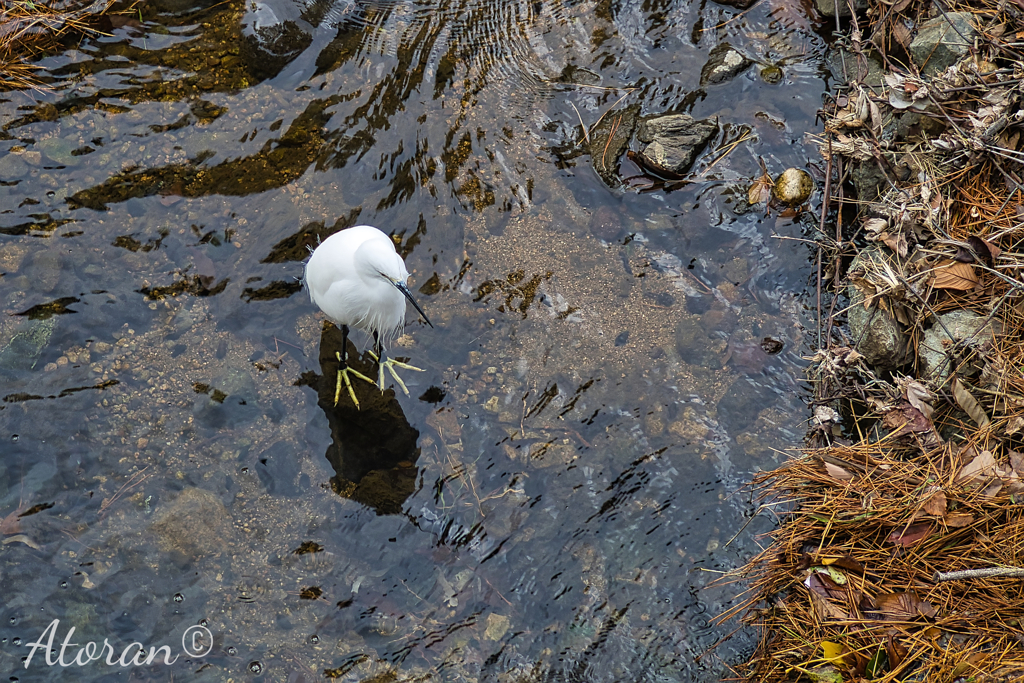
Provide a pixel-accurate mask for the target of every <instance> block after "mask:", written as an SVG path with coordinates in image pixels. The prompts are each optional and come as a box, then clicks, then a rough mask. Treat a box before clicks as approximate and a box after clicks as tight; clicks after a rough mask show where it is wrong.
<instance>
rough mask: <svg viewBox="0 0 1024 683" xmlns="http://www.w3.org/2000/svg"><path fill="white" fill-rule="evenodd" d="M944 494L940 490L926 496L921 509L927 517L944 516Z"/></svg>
mask: <svg viewBox="0 0 1024 683" xmlns="http://www.w3.org/2000/svg"><path fill="white" fill-rule="evenodd" d="M946 505H947V503H946V494H945V493H943V491H942V490H941V489H939V490H938V491H936V492H935V493H933V494H931V495H930V496H928V499H927V500H925V502H924V505H923V506H922V507H921V509H922V510H923V511H924V512H925V513H926V514H929V515H935V516H936V517H942V516H943V515H945V514H946Z"/></svg>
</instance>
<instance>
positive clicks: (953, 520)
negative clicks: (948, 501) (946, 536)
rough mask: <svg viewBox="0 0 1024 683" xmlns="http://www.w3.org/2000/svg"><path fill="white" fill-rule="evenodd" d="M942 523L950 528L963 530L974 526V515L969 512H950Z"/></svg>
mask: <svg viewBox="0 0 1024 683" xmlns="http://www.w3.org/2000/svg"><path fill="white" fill-rule="evenodd" d="M942 521H943V523H944V524H945V525H946V526H948V527H951V528H953V529H962V528H964V527H965V526H970V525H972V524H974V515H972V514H971V513H969V512H950V513H949V514H947V515H946V516H945V517H944V518H943V520H942Z"/></svg>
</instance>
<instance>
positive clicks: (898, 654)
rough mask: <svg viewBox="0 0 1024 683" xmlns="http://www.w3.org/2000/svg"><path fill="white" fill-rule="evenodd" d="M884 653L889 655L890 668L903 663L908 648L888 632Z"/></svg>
mask: <svg viewBox="0 0 1024 683" xmlns="http://www.w3.org/2000/svg"><path fill="white" fill-rule="evenodd" d="M885 653H886V654H887V655H889V668H890V670H892V669H895V668H896V667H898V666H899V665H900V664H902V663H903V661H904V660H905V659H906V658H907V655H909V654H910V650H908V649H907V648H906V646H904V645H903V644H902V643H900V641H898V640H896V639H895V638H894V637H893V635H892V634H891V633H890V634H889V639H888V640H887V641H886V643H885Z"/></svg>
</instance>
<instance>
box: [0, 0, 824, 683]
mask: <svg viewBox="0 0 1024 683" xmlns="http://www.w3.org/2000/svg"><path fill="white" fill-rule="evenodd" d="M810 17H811V11H810V10H809V9H808V8H805V7H804V6H803V5H799V4H796V3H793V2H783V1H781V0H762V1H761V2H759V3H758V4H756V5H754V6H753V7H752V8H750V9H748V10H746V11H743V12H740V11H739V10H736V9H734V8H731V7H727V6H725V5H719V4H716V3H714V2H710V1H706V2H699V3H693V2H690V1H689V0H676V1H671V0H648V1H644V2H640V1H637V0H625V1H623V2H586V1H581V2H562V1H549V0H537V1H535V2H526V1H523V2H511V1H504V0H502V1H491V0H463V1H462V2H440V3H428V2H425V1H419V2H415V1H408V2H403V1H397V0H396V1H392V0H383V1H374V2H344V1H342V0H336V1H335V2H331V1H330V0H313V1H311V2H308V3H306V2H302V1H301V0H258V1H256V2H250V3H248V4H246V3H242V2H236V1H232V0H228V1H226V2H219V3H214V2H203V1H201V0H150V1H149V2H146V3H143V4H140V5H139V6H138V8H137V9H136V10H135V11H134V12H133V13H132V14H129V15H122V16H119V17H115V19H114V20H112V21H110V23H109V26H104V28H105V29H106V30H105V35H96V36H92V37H88V38H86V39H84V40H82V41H81V42H80V43H76V44H75V45H74V46H73V47H70V48H68V49H66V50H65V51H63V52H62V53H60V54H55V55H52V56H50V57H47V58H45V59H42V60H41V61H40V62H39V65H40V66H41V67H43V68H44V69H45V70H44V71H42V72H40V78H41V80H42V81H43V82H44V83H45V86H46V89H40V90H25V91H13V92H7V93H4V94H3V95H2V98H0V131H2V135H0V307H2V309H3V315H0V393H2V394H3V396H2V399H0V438H2V440H3V441H4V442H5V443H4V445H3V446H2V458H0V532H2V539H3V545H2V546H0V585H2V586H3V589H4V601H3V608H2V609H3V614H2V619H0V673H2V674H3V675H4V676H9V677H11V680H22V681H42V680H54V678H55V677H56V676H58V675H59V674H58V673H57V672H56V669H59V668H62V664H64V663H67V664H69V667H67V668H68V669H71V670H73V671H68V672H66V673H65V674H64V675H66V676H71V678H69V679H68V680H72V679H73V680H77V681H106V680H160V681H168V680H176V681H180V680H202V681H227V680H235V681H243V680H252V681H287V682H288V683H298V682H299V681H314V680H322V679H324V678H325V677H328V678H332V679H340V680H345V681H393V680H394V681H399V680H445V681H508V682H510V683H512V682H518V681H542V680H543V681H713V680H718V679H719V678H720V677H722V676H725V675H727V674H728V665H729V664H730V663H732V664H735V663H737V662H739V661H742V659H743V658H744V656H745V655H747V654H749V651H750V648H751V645H752V642H751V636H750V635H749V634H747V633H745V632H743V631H740V632H739V634H738V635H737V636H736V637H735V638H733V639H732V640H730V641H728V642H727V643H726V644H725V645H723V646H721V647H719V648H718V649H716V650H713V651H710V652H709V651H708V650H709V648H710V646H712V645H713V644H714V643H715V642H716V641H718V640H719V639H720V638H722V637H723V636H725V635H726V634H728V633H730V632H732V631H733V630H734V629H735V628H736V627H737V624H736V623H735V622H729V623H726V624H723V625H715V624H713V623H712V620H713V618H714V617H715V616H716V615H718V614H720V613H722V612H723V611H724V610H726V609H728V608H729V607H730V606H731V605H732V604H734V601H735V600H736V599H737V595H736V593H737V587H736V586H735V585H717V586H709V584H711V582H712V581H714V580H715V579H718V578H720V577H721V576H722V573H723V572H725V571H728V570H729V569H732V568H734V567H736V566H738V565H739V564H742V563H743V562H744V561H745V560H746V559H747V558H749V557H750V556H751V554H752V553H754V552H756V550H757V549H758V542H757V540H756V535H757V534H758V533H763V532H764V531H766V530H767V529H770V528H771V526H772V524H773V522H774V520H773V518H772V517H771V516H770V515H761V516H758V517H755V518H753V520H752V519H751V518H752V517H753V515H754V513H755V512H756V510H757V503H756V501H752V500H751V496H750V494H749V492H745V491H743V490H742V486H743V484H744V483H746V482H747V481H749V479H750V476H751V474H752V473H753V472H755V471H757V470H758V469H761V468H769V467H771V466H772V465H773V464H774V463H776V462H778V461H779V459H780V458H782V457H785V456H784V453H783V452H784V451H786V450H791V449H793V448H796V447H797V446H798V445H799V443H800V440H801V437H802V434H803V432H804V429H805V420H806V417H807V411H806V409H805V407H804V398H805V396H806V395H807V392H806V388H805V386H804V385H803V384H802V367H803V361H802V360H801V357H802V356H806V355H807V353H808V351H809V346H808V344H809V340H810V335H809V330H810V329H812V328H813V324H814V320H813V313H812V308H813V304H814V302H813V294H812V293H811V290H810V288H809V286H808V283H809V282H810V278H811V273H812V257H813V253H812V252H811V250H810V248H809V246H808V244H807V243H806V242H805V241H802V240H805V239H809V238H813V237H814V225H815V223H816V220H815V219H814V215H815V213H814V212H815V211H816V209H817V198H816V197H815V198H812V203H811V206H810V207H809V208H808V209H807V210H806V211H804V212H803V213H800V214H797V215H795V216H780V215H779V212H777V211H773V212H772V213H770V214H766V212H765V211H764V209H763V207H760V208H751V207H749V206H748V205H747V203H746V196H747V188H748V186H749V184H750V180H751V179H752V178H753V177H755V176H757V175H759V174H760V166H759V162H758V159H759V157H763V159H764V160H765V163H766V164H767V166H768V169H769V171H771V172H772V173H778V172H780V171H781V170H783V169H785V168H787V167H791V166H795V167H798V168H808V167H809V164H811V163H813V162H814V161H815V160H816V159H817V152H816V150H815V148H814V146H813V144H812V143H811V141H810V140H809V139H808V138H807V133H808V132H809V131H814V130H815V128H816V124H815V111H816V109H817V108H818V107H819V105H820V103H821V94H822V92H824V90H825V88H826V79H825V76H824V69H823V67H822V52H823V48H824V41H823V40H822V38H821V34H822V33H823V29H821V27H819V26H817V25H816V24H815V23H814V22H815V21H816V20H812V19H811V18H810ZM725 42H728V43H730V44H731V45H732V46H733V47H734V48H735V49H736V50H737V51H738V52H739V53H740V54H742V55H743V56H744V57H745V58H747V59H749V60H751V64H750V65H749V66H748V67H746V68H745V69H743V70H742V71H740V72H739V73H737V74H736V75H734V76H732V77H731V78H728V79H726V80H725V81H724V82H722V83H717V84H707V85H705V86H702V85H701V70H702V67H703V66H704V65H705V63H707V62H708V59H709V53H711V51H712V49H713V48H715V47H716V46H718V45H720V44H722V43H725ZM780 77H781V80H780ZM664 113H687V114H690V115H692V116H693V117H695V118H698V119H710V120H712V121H715V122H717V125H718V131H719V132H718V134H717V135H716V137H715V138H714V140H712V142H711V143H710V145H709V146H708V148H707V149H706V151H705V152H704V153H703V155H702V156H701V157H700V158H699V159H698V161H697V163H696V165H695V166H694V168H693V170H692V172H691V174H690V176H689V181H688V182H684V183H679V182H676V183H663V182H658V181H656V180H653V179H651V178H648V177H644V176H643V175H642V172H641V169H639V168H638V167H636V166H635V165H633V164H632V162H631V161H629V160H628V159H626V157H625V156H623V157H622V158H621V165H620V166H619V167H617V168H616V165H615V161H616V160H615V159H611V158H609V154H608V147H609V146H610V145H605V144H604V143H605V141H606V140H607V139H608V138H609V135H611V134H613V133H614V132H616V131H614V130H613V128H616V127H621V126H622V125H623V124H622V122H623V121H629V120H632V118H636V117H638V116H639V117H647V116H653V115H657V114H664ZM618 132H619V133H620V136H621V130H620V131H618ZM737 141H739V142H738V143H737ZM628 144H629V145H630V147H631V149H635V148H636V142H635V140H629V141H628ZM613 149H614V148H613ZM609 166H610V167H611V168H610V169H609ZM598 171H601V172H600V173H599V172H598ZM357 223H369V224H372V225H376V226H378V227H380V228H381V229H383V230H385V231H386V232H389V233H392V234H393V235H394V236H395V238H396V241H397V243H398V244H399V251H400V253H402V254H403V256H404V257H405V260H406V264H407V266H408V268H409V271H410V272H411V273H412V277H411V281H410V285H411V287H412V289H413V291H414V292H415V293H416V296H417V298H418V300H419V302H420V304H421V305H422V306H423V308H424V309H425V310H426V311H427V313H428V315H429V316H430V318H431V320H432V322H433V324H434V327H433V328H429V327H427V326H426V325H424V324H423V323H422V322H421V321H417V320H415V319H414V318H413V317H412V316H411V315H410V316H409V324H408V326H407V328H406V334H405V336H403V337H402V338H401V339H399V340H398V342H397V343H396V345H395V346H394V347H393V349H392V351H393V353H394V354H395V355H398V356H401V357H407V358H409V359H410V360H409V362H410V363H411V364H413V365H416V366H418V367H420V368H423V370H424V372H422V373H413V372H406V373H405V375H404V376H405V378H406V380H407V381H408V382H409V385H410V392H411V394H410V395H409V396H405V395H404V394H402V393H401V392H400V391H399V393H398V395H397V396H395V395H394V391H393V389H392V390H389V391H388V392H387V393H386V394H384V395H383V396H382V395H381V394H380V392H374V391H373V390H371V389H370V387H368V386H361V387H358V389H359V391H360V394H359V396H360V401H361V408H362V410H359V411H357V410H355V408H354V407H353V406H352V405H351V403H350V402H349V401H348V399H347V398H346V397H344V396H343V398H342V401H341V402H340V403H339V406H338V407H337V408H336V407H334V405H333V393H334V378H335V374H334V373H335V368H336V366H337V363H336V361H335V360H334V358H335V356H334V353H335V351H337V350H338V348H339V343H340V335H339V333H338V332H337V330H335V329H333V328H331V327H330V326H329V325H328V326H327V327H326V328H325V326H324V319H323V316H322V314H320V313H319V312H318V311H317V310H316V309H315V307H314V306H313V305H312V304H311V303H310V301H309V297H308V296H307V295H306V293H305V292H303V291H302V290H301V285H300V283H299V282H298V280H297V278H300V277H301V275H302V271H303V261H304V259H305V258H306V257H307V255H308V251H307V247H308V246H315V245H316V244H317V241H318V240H319V239H322V238H323V237H326V236H327V235H329V234H331V233H332V232H334V231H335V230H337V229H340V228H343V227H347V226H349V225H354V224H357ZM356 341H357V342H359V349H360V350H361V351H362V350H365V349H366V344H365V341H366V340H365V339H362V338H360V337H359V336H357V337H356ZM364 361H366V369H367V371H370V364H369V359H368V358H365V357H364ZM54 620H59V623H58V625H56V626H54V627H53V628H52V629H51V631H52V632H53V633H54V634H55V636H54V642H55V643H56V644H57V645H59V644H60V643H62V642H64V639H65V636H66V635H67V634H68V632H69V630H70V629H71V628H72V627H74V629H75V632H74V635H73V637H69V638H68V642H70V643H77V645H76V646H69V647H68V648H67V649H66V652H65V654H64V659H63V660H59V659H58V660H56V661H54V660H53V657H52V656H51V663H47V661H46V657H45V655H46V652H45V651H44V649H39V648H32V647H30V646H29V644H31V643H38V642H40V638H41V636H43V634H44V632H45V631H46V629H47V628H48V626H50V625H51V624H52V623H53V621H54ZM196 626H199V627H201V629H200V630H198V631H197V630H194V629H193V630H191V631H190V630H189V629H190V628H192V627H196ZM207 633H208V634H209V636H207V635H206V634H207ZM197 634H198V635H197ZM183 636H184V637H186V639H187V638H191V637H193V636H195V637H196V638H197V640H195V642H194V644H195V645H196V646H197V650H196V651H195V652H192V653H191V656H190V655H189V654H188V653H185V652H184V651H183V647H185V645H186V644H183V642H182V639H183ZM207 637H209V638H212V640H210V641H209V642H208V641H206V640H205V639H206V638H207ZM104 639H107V641H108V642H109V643H110V644H111V648H112V650H116V655H115V656H114V657H113V659H114V660H116V659H117V658H118V657H120V656H122V652H123V650H124V649H125V648H126V646H129V644H130V643H133V642H137V643H139V644H140V645H141V646H142V647H143V648H144V649H145V651H146V652H147V653H148V652H149V651H150V650H149V648H159V647H160V646H163V645H166V646H168V648H169V650H170V651H172V652H173V655H175V656H178V659H177V660H176V661H174V663H173V664H169V665H168V664H165V663H163V659H162V658H161V657H162V655H161V657H158V658H157V659H156V661H155V662H151V663H149V664H148V665H146V664H143V665H133V664H131V662H130V660H131V659H132V658H133V657H134V656H135V652H137V651H138V649H136V650H135V651H129V653H128V654H127V656H126V659H125V660H124V661H127V662H128V664H129V665H127V666H122V664H121V663H117V662H116V661H115V663H114V664H113V665H110V664H108V663H107V661H105V660H101V659H97V660H96V661H88V659H89V657H88V656H87V655H88V652H85V654H83V655H81V657H80V660H79V663H75V662H74V661H73V660H74V659H75V655H76V653H78V652H79V650H80V648H83V647H85V643H87V642H89V641H92V642H95V643H97V648H100V649H98V650H96V652H100V651H101V649H102V644H103V641H104ZM42 640H44V641H45V637H43V638H42ZM206 646H209V647H206ZM30 653H33V657H32V659H31V661H28V660H27V658H28V656H29V654H30ZM143 659H144V657H143ZM26 662H27V663H28V666H27V667H26ZM80 664H81V665H80Z"/></svg>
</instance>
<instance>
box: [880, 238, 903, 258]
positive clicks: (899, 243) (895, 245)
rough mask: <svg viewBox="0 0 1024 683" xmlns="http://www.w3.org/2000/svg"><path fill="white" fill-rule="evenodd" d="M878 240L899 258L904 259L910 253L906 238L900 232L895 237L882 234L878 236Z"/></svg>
mask: <svg viewBox="0 0 1024 683" xmlns="http://www.w3.org/2000/svg"><path fill="white" fill-rule="evenodd" d="M878 239H879V240H881V241H882V243H883V244H885V246H887V247H889V248H890V249H892V251H893V252H895V253H897V254H899V255H900V258H905V257H906V255H907V254H908V253H909V252H910V245H909V244H907V238H906V236H905V235H904V234H903V233H902V232H901V233H898V234H896V235H893V234H891V233H888V232H883V233H880V234H879V235H878Z"/></svg>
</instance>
